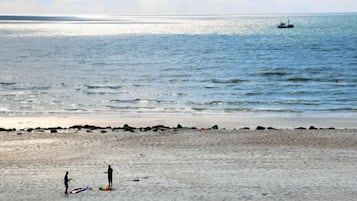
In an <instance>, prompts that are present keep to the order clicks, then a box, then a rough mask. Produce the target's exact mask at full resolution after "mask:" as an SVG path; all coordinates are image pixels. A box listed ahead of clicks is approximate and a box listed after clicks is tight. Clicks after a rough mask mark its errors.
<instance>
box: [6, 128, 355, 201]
mask: <svg viewBox="0 0 357 201" xmlns="http://www.w3.org/2000/svg"><path fill="white" fill-rule="evenodd" d="M108 164H111V165H112V167H113V169H114V182H113V183H114V187H115V190H113V191H110V192H103V191H99V190H98V188H99V187H100V186H103V185H106V184H107V179H106V174H104V172H105V171H106V169H107V165H108ZM66 171H69V176H70V177H71V178H72V179H73V181H72V182H71V184H70V188H74V187H79V186H83V185H89V186H91V187H92V188H93V190H91V191H85V192H82V193H79V194H74V195H69V196H65V195H64V193H63V192H64V185H63V177H64V174H65V172H66ZM356 172H357V130H353V129H341V130H271V131H267V130H266V131H256V130H254V131H253V130H251V131H243V130H206V131H197V130H184V129H183V130H177V131H174V130H168V131H162V132H152V131H150V132H134V133H131V132H124V131H115V132H113V131H111V130H107V132H106V133H101V132H100V130H95V131H93V132H90V133H87V132H86V130H83V129H82V130H81V131H77V130H64V131H63V130H62V131H60V133H54V134H50V133H48V131H47V132H37V133H27V132H19V131H17V132H10V133H7V132H2V133H0V200H38V201H42V200H43V201H45V200H46V201H47V200H127V201H135V200H138V201H139V200H140V201H142V200H163V201H166V200H172V201H174V200H176V201H184V200H185V201H186V200H187V201H195V200H203V201H220V200H226V201H236V200H272V201H276V200H284V201H286V200H294V201H295V200H304V201H306V200H314V201H316V200H321V201H328V200H331V201H332V200H333V201H336V200H339V201H353V200H356V197H357V174H356ZM135 179H138V180H139V181H133V180H135Z"/></svg>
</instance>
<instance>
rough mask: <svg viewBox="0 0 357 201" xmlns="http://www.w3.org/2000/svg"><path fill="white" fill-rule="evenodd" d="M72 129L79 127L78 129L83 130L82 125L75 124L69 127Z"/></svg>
mask: <svg viewBox="0 0 357 201" xmlns="http://www.w3.org/2000/svg"><path fill="white" fill-rule="evenodd" d="M69 128H70V129H77V130H81V129H82V128H83V126H82V125H74V126H71V127H69Z"/></svg>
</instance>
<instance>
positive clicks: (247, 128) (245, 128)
mask: <svg viewBox="0 0 357 201" xmlns="http://www.w3.org/2000/svg"><path fill="white" fill-rule="evenodd" d="M249 129H250V128H249V127H243V128H240V130H249Z"/></svg>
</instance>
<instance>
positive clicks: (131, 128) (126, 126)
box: [124, 124, 136, 132]
mask: <svg viewBox="0 0 357 201" xmlns="http://www.w3.org/2000/svg"><path fill="white" fill-rule="evenodd" d="M135 129H136V128H135V127H131V126H129V125H128V124H124V131H130V132H134V130H135Z"/></svg>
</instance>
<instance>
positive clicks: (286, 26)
mask: <svg viewBox="0 0 357 201" xmlns="http://www.w3.org/2000/svg"><path fill="white" fill-rule="evenodd" d="M278 28H279V29H284V28H294V25H293V24H290V21H289V20H288V23H287V24H286V23H285V22H280V24H279V25H278Z"/></svg>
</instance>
